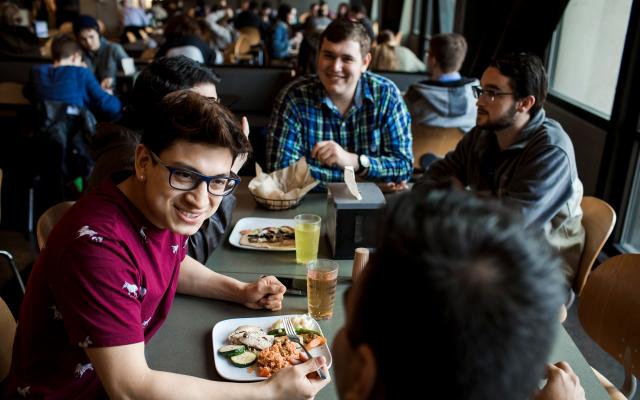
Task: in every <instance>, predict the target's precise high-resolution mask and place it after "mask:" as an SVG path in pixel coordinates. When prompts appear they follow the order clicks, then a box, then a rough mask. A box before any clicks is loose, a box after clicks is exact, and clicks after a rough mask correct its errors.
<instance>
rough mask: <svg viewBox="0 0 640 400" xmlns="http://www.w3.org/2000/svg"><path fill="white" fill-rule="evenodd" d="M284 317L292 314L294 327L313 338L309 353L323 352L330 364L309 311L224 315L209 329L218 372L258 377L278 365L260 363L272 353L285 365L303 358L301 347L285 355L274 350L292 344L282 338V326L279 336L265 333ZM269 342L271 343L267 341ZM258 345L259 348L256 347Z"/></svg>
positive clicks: (234, 377)
mask: <svg viewBox="0 0 640 400" xmlns="http://www.w3.org/2000/svg"><path fill="white" fill-rule="evenodd" d="M285 317H289V318H291V322H292V324H293V326H294V328H295V329H296V331H297V332H298V333H299V336H300V337H301V339H302V340H303V341H304V342H305V343H307V345H309V342H311V341H315V343H312V345H315V347H313V348H311V349H310V350H309V351H310V352H311V355H312V356H314V357H318V356H324V357H325V359H326V360H327V367H331V361H332V359H331V351H330V350H329V347H328V345H327V341H326V338H325V337H324V333H322V329H320V325H318V323H317V322H316V321H315V320H314V319H313V318H311V317H310V316H308V315H274V316H270V317H256V318H234V319H226V320H224V321H220V322H218V323H217V324H215V326H214V327H213V330H212V331H211V340H212V342H213V360H214V363H215V366H216V371H218V374H220V376H221V377H222V378H224V379H227V380H231V381H260V380H264V379H267V378H268V376H267V375H268V374H271V373H275V372H277V369H275V370H271V369H270V368H268V367H263V366H262V365H264V363H265V361H267V360H273V359H274V357H275V358H276V359H280V360H286V362H284V364H283V365H286V366H290V365H292V364H291V362H294V363H299V362H303V361H304V359H306V355H304V350H302V349H298V350H299V351H298V352H297V353H296V352H294V354H291V353H289V352H287V354H288V356H287V357H285V356H284V353H283V354H280V353H278V352H277V351H276V350H277V349H280V348H285V350H284V351H286V347H287V346H290V345H293V343H292V342H288V340H287V339H285V338H286V335H284V330H283V329H278V330H279V332H278V335H282V336H275V337H274V335H268V333H269V332H270V331H272V328H278V327H281V326H282V325H281V324H282V322H281V321H282V319H283V318H285ZM239 328H240V329H239ZM258 329H260V330H261V331H262V332H260V331H258ZM313 332H315V334H314V333H313ZM269 337H272V338H273V339H270V338H269ZM287 342H288V343H289V344H287ZM270 343H273V344H271V345H270ZM276 343H279V344H280V346H275V344H276ZM254 346H255V347H254ZM259 347H261V348H262V350H259ZM296 347H297V345H296ZM265 349H266V350H265ZM250 353H251V354H250ZM299 355H300V356H299ZM285 368H286V367H285Z"/></svg>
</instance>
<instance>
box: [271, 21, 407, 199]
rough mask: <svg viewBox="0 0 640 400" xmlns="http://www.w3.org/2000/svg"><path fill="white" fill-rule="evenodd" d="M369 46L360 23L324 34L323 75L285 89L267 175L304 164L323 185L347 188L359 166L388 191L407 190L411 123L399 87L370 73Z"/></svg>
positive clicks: (333, 27) (320, 56)
mask: <svg viewBox="0 0 640 400" xmlns="http://www.w3.org/2000/svg"><path fill="white" fill-rule="evenodd" d="M370 45H371V40H370V38H369V36H368V35H367V31H366V29H365V28H364V26H363V25H362V24H361V23H359V22H354V21H350V20H345V19H340V20H336V21H334V22H332V23H331V24H330V25H329V26H328V27H327V29H325V31H324V32H323V33H322V36H321V38H320V50H319V53H318V64H317V72H318V75H317V76H316V75H313V76H306V77H302V78H300V79H298V80H296V81H295V82H292V83H291V84H289V85H288V86H286V87H285V88H284V89H283V90H282V91H281V92H280V94H279V95H278V98H277V99H276V104H275V108H274V111H273V114H272V116H271V122H270V124H269V136H268V138H267V169H269V170H274V169H280V168H285V167H287V166H289V165H290V164H292V163H294V162H295V161H297V160H298V159H300V158H302V157H306V159H307V163H308V164H309V168H310V170H311V175H312V176H313V177H314V178H316V179H318V180H319V181H320V182H321V187H324V184H326V183H327V182H340V181H343V180H344V174H343V170H344V167H345V166H347V165H351V166H353V168H354V170H355V171H356V173H357V174H358V175H359V176H360V177H362V178H363V179H366V180H369V181H375V182H380V183H381V186H382V187H383V189H386V190H401V189H404V188H406V184H405V182H406V181H407V180H408V179H409V177H410V176H411V173H412V166H413V154H412V151H411V129H410V126H411V117H410V116H409V112H408V110H407V107H406V106H405V104H404V102H403V100H402V96H401V94H400V91H399V90H398V88H397V87H396V85H395V84H394V83H393V82H391V81H389V80H388V79H386V78H384V77H381V76H379V75H375V74H372V73H370V72H366V70H367V67H368V66H369V62H370V61H371V54H370V53H369V48H370Z"/></svg>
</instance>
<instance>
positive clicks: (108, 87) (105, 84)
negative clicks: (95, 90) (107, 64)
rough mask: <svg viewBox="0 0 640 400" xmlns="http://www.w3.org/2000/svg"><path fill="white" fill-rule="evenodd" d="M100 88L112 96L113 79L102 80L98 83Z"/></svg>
mask: <svg viewBox="0 0 640 400" xmlns="http://www.w3.org/2000/svg"><path fill="white" fill-rule="evenodd" d="M100 87H102V89H103V90H104V91H105V92H107V93H109V94H113V89H112V87H113V78H104V79H103V80H102V82H100Z"/></svg>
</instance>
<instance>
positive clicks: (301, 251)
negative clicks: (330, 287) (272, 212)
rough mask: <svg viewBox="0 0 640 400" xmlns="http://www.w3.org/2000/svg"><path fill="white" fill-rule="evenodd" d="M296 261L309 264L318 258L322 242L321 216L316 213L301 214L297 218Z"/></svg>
mask: <svg viewBox="0 0 640 400" xmlns="http://www.w3.org/2000/svg"><path fill="white" fill-rule="evenodd" d="M294 220H295V223H296V226H295V230H296V262H297V263H298V264H307V263H308V262H310V261H313V260H315V259H316V258H318V244H319V242H320V221H321V219H320V217H319V216H317V215H315V214H299V215H296V216H295V218H294Z"/></svg>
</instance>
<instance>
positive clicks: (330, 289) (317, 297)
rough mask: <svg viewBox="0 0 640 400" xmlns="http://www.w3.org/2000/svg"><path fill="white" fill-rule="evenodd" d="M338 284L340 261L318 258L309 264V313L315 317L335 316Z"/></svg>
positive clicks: (327, 317) (326, 317)
mask: <svg viewBox="0 0 640 400" xmlns="http://www.w3.org/2000/svg"><path fill="white" fill-rule="evenodd" d="M337 284H338V263H337V262H336V261H334V260H326V259H322V258H320V259H318V260H314V261H311V262H310V263H308V264H307V305H308V308H309V315H311V317H313V318H315V319H330V318H331V317H333V305H334V303H335V300H336V286H337Z"/></svg>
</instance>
